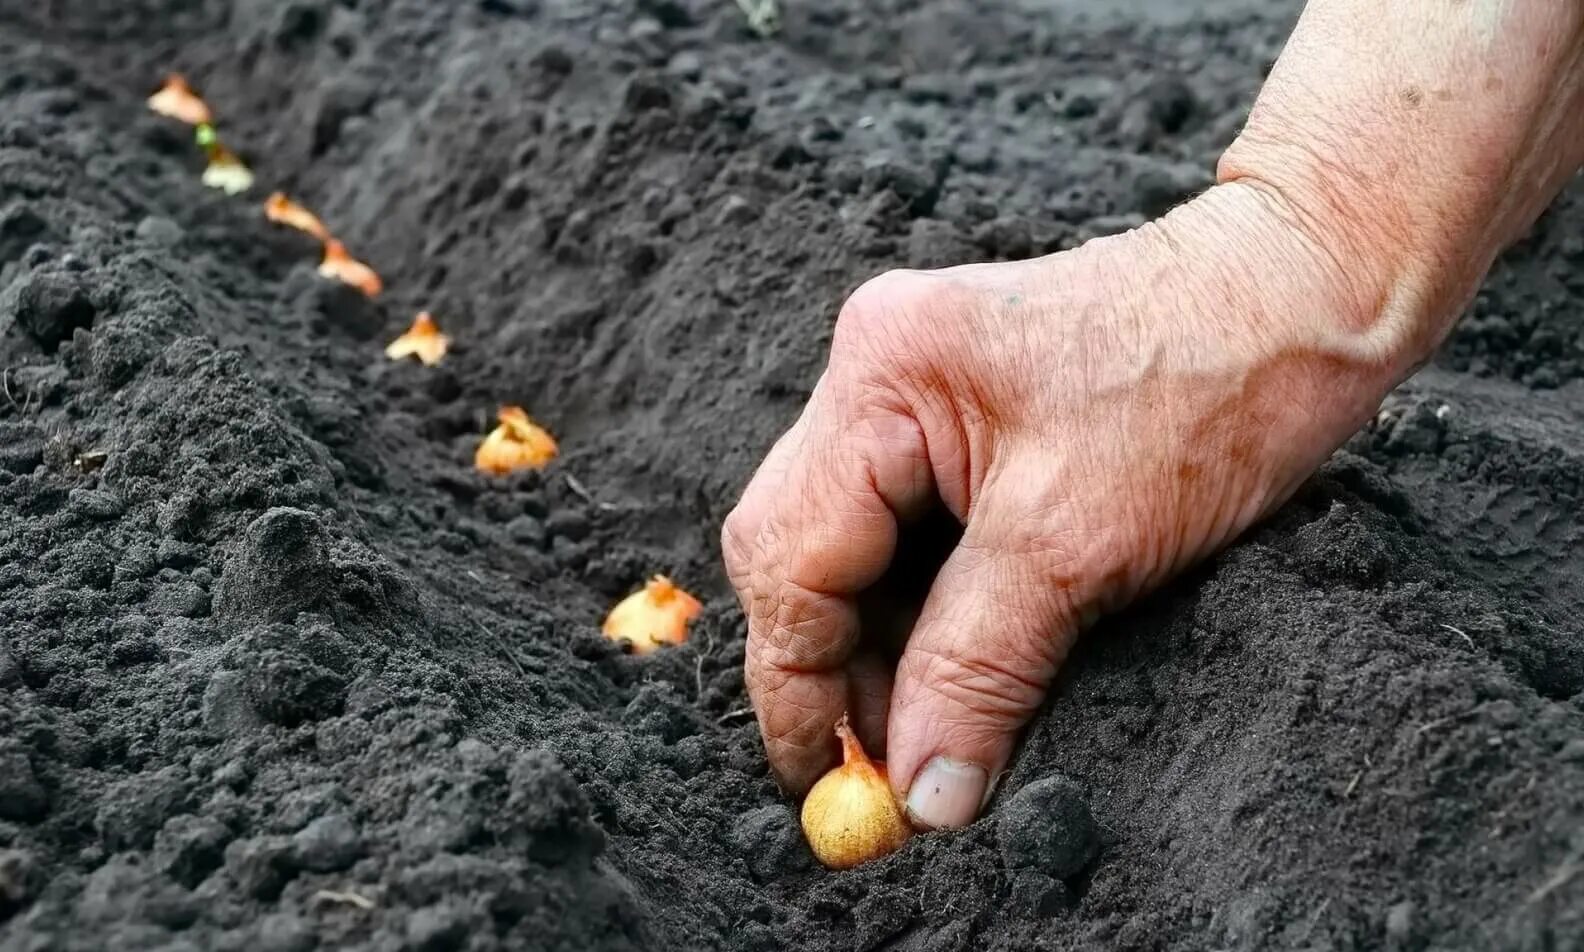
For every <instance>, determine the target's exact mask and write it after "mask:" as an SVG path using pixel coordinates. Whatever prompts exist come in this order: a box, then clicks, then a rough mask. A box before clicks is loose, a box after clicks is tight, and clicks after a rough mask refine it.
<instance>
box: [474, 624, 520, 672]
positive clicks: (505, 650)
mask: <svg viewBox="0 0 1584 952" xmlns="http://www.w3.org/2000/svg"><path fill="white" fill-rule="evenodd" d="M473 624H475V625H477V626H479V630H480V631H482V632H484V634H486V635H488V636H489V637H490V638H491V639H493V640H494V642H495V647H497V648H499V649H500V653H501V654H503V655H505V656H506V660H507V661H510V662H511V663H512V667H514V668H516V669H517V673H518V674H520V675H522V676H523V677H525V678H526V677H527V676H528V669H527V668H525V667H523V663H522V662H521V661H519V660H518V659H517V653H516V652H515V651H513V650H511V647H510V646H509V645H507V644H506V639H505V638H502V637H501V636H500V635H497V634H495V632H493V631H491V630H490V629H489V627H488V626H486V625H485V624H484V623H483V622H481V621H479V620H478V619H477V618H475V619H473Z"/></svg>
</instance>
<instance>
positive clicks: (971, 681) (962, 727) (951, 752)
mask: <svg viewBox="0 0 1584 952" xmlns="http://www.w3.org/2000/svg"><path fill="white" fill-rule="evenodd" d="M974 521H975V520H970V526H969V531H968V533H966V534H965V535H964V537H963V541H962V543H961V544H960V545H959V547H958V548H957V550H956V551H955V552H953V553H952V555H951V557H950V558H948V559H947V561H946V564H945V566H943V567H942V569H941V572H940V574H939V575H938V576H936V579H935V582H934V585H933V586H932V587H931V588H930V593H929V597H928V598H927V599H926V600H925V603H924V611H923V614H922V615H921V616H920V618H919V622H918V625H917V626H916V627H915V628H914V629H913V634H912V636H911V637H910V638H909V640H908V643H907V647H906V649H905V650H904V652H903V654H902V658H901V660H900V662H899V663H898V665H897V675H896V685H895V688H894V689H893V693H892V698H891V713H890V720H889V723H888V725H887V730H886V735H887V738H886V744H887V757H888V760H887V768H888V770H889V772H890V776H891V782H892V785H893V786H894V787H895V788H896V790H897V793H898V795H899V796H900V797H902V799H903V802H904V804H905V805H906V807H907V811H908V816H909V818H910V819H911V820H912V821H913V823H914V825H916V826H920V827H923V828H925V829H939V828H948V829H950V828H956V827H961V826H966V825H967V824H969V823H971V822H973V820H974V819H975V818H976V817H977V816H978V815H979V811H980V809H981V808H982V807H983V806H984V802H985V801H986V800H987V799H988V797H989V793H990V790H991V789H992V787H993V786H994V780H995V778H996V777H997V776H998V775H999V774H1000V772H1001V770H1002V768H1004V767H1005V766H1006V763H1007V761H1008V759H1010V757H1011V755H1012V748H1013V745H1014V744H1015V743H1016V742H1017V737H1018V733H1019V731H1020V730H1021V729H1022V728H1023V725H1024V724H1026V723H1027V722H1028V719H1029V718H1030V717H1031V716H1033V714H1034V712H1035V711H1036V710H1038V708H1039V706H1040V704H1041V702H1043V701H1044V699H1045V692H1046V689H1047V688H1048V687H1049V685H1050V682H1051V679H1052V678H1053V677H1054V676H1055V674H1056V669H1057V667H1058V665H1059V664H1060V663H1061V660H1062V658H1063V657H1065V656H1066V653H1067V648H1068V646H1069V645H1070V644H1071V643H1072V639H1073V636H1074V633H1075V631H1076V628H1077V625H1076V624H1075V623H1074V620H1073V619H1074V612H1073V611H1072V607H1071V602H1070V594H1069V592H1070V589H1071V587H1072V586H1071V584H1070V583H1064V582H1063V580H1062V579H1061V578H1060V573H1059V571H1053V570H1052V566H1053V565H1055V566H1058V567H1059V566H1061V565H1062V564H1063V563H1061V562H1059V561H1056V560H1053V559H1051V558H1050V552H1049V549H1048V548H1047V549H1044V550H1040V549H1038V548H1037V547H1034V551H1035V553H1037V554H1031V553H1030V551H1029V550H1028V549H1024V550H1023V551H1021V552H1020V551H1017V550H1016V549H1015V548H1008V547H1007V546H1006V544H1007V539H1006V538H1005V537H1004V536H997V537H995V538H993V540H984V539H979V538H976V537H977V536H982V535H983V533H976V532H974V531H973V530H974V525H973V522H974Z"/></svg>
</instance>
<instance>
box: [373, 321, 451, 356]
mask: <svg viewBox="0 0 1584 952" xmlns="http://www.w3.org/2000/svg"><path fill="white" fill-rule="evenodd" d="M450 347H451V338H449V337H447V336H446V335H444V334H442V333H440V327H439V325H437V324H435V319H434V317H433V316H432V315H431V314H430V313H429V312H428V311H419V312H418V316H417V317H415V318H413V322H412V326H411V327H409V328H407V332H406V333H405V334H403V335H402V336H400V337H398V338H396V339H395V340H393V341H391V342H390V344H389V345H387V346H386V348H385V356H386V357H389V358H390V359H391V360H401V359H402V358H404V357H417V358H418V359H419V360H421V361H423V364H424V366H425V367H433V366H434V365H435V364H438V363H439V362H440V358H442V357H444V356H445V355H446V351H447V350H448V349H449V348H450Z"/></svg>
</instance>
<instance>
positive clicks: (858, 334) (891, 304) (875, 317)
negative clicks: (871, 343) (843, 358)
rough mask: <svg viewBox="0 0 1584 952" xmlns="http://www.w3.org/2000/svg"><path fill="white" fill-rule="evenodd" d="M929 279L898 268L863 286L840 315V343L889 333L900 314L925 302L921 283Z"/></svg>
mask: <svg viewBox="0 0 1584 952" xmlns="http://www.w3.org/2000/svg"><path fill="white" fill-rule="evenodd" d="M927 281H928V279H927V278H925V277H924V275H923V274H922V273H921V272H918V271H907V270H901V269H898V270H892V271H886V272H883V273H881V274H878V275H876V276H874V277H872V278H870V279H869V280H867V281H865V282H864V283H863V284H861V285H859V286H858V289H857V290H856V291H854V292H853V293H852V294H851V295H850V296H849V297H848V298H847V303H845V304H843V305H842V309H841V313H840V314H838V315H837V317H836V333H835V342H836V344H837V345H838V346H840V345H842V344H845V343H858V342H862V341H864V340H866V339H868V338H870V337H872V336H873V335H875V334H877V333H886V332H888V331H889V329H890V328H891V327H892V326H893V325H894V324H895V323H896V322H897V319H898V316H899V315H905V314H907V313H909V312H911V311H913V310H914V309H915V308H916V307H917V306H918V305H919V304H920V303H921V301H922V298H923V289H922V287H921V286H922V285H923V284H925V283H927Z"/></svg>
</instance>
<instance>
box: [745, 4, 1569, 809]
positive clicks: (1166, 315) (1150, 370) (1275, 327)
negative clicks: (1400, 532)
mask: <svg viewBox="0 0 1584 952" xmlns="http://www.w3.org/2000/svg"><path fill="white" fill-rule="evenodd" d="M1581 163H1584V0H1311V2H1310V4H1309V7H1308V9H1307V11H1306V12H1305V14H1304V16H1303V18H1302V20H1301V21H1300V23H1299V25H1298V27H1297V29H1296V30H1295V32H1294V34H1293V36H1292V39H1291V41H1290V42H1289V44H1288V47H1287V49H1286V51H1285V52H1284V53H1283V55H1282V57H1281V59H1280V61H1279V62H1278V64H1277V65H1276V68H1275V70H1274V71H1273V73H1272V74H1271V77H1270V80H1269V82H1268V83H1267V84H1266V87H1265V89H1264V90H1263V92H1262V93H1261V95H1260V98H1259V101H1258V103H1257V105H1256V107H1255V109H1254V111H1253V113H1252V115H1251V116H1250V119H1249V122H1248V125H1247V127H1246V129H1245V130H1244V132H1243V134H1242V135H1241V136H1240V137H1239V139H1238V140H1237V141H1236V143H1234V144H1233V145H1232V147H1231V148H1230V149H1229V150H1228V151H1227V153H1226V155H1225V156H1224V157H1223V159H1222V161H1221V165H1220V171H1219V179H1220V184H1218V185H1217V186H1216V187H1214V188H1212V189H1210V190H1209V191H1208V192H1206V193H1205V194H1203V195H1201V196H1199V197H1198V198H1196V199H1194V200H1193V201H1191V202H1188V203H1187V204H1185V205H1183V206H1181V207H1179V208H1177V209H1175V210H1174V211H1172V212H1171V213H1170V214H1169V215H1167V216H1165V217H1164V218H1162V219H1160V220H1159V221H1156V222H1153V223H1151V224H1150V225H1147V226H1145V227H1144V228H1142V229H1139V230H1138V231H1135V232H1132V233H1129V234H1127V235H1122V236H1117V237H1114V238H1107V239H1102V240H1099V241H1095V242H1091V243H1090V244H1088V245H1085V246H1084V247H1082V248H1080V249H1077V250H1074V251H1071V252H1066V253H1063V254H1058V255H1051V256H1048V257H1045V258H1038V259H1034V260H1030V261H1020V262H1009V263H1003V264H985V265H967V266H962V267H958V268H947V269H943V270H939V271H928V272H893V273H891V274H888V275H883V276H881V278H879V279H877V280H875V281H872V282H870V283H869V284H867V285H865V286H864V287H863V288H861V289H860V290H859V291H858V293H856V294H854V295H853V297H852V298H851V299H850V300H849V301H848V303H847V305H846V306H845V307H844V308H843V311H842V314H841V317H840V319H839V320H838V322H837V328H836V335H835V338H834V340H833V342H832V346H831V356H830V363H829V366H828V367H827V369H826V372H825V375H824V376H823V377H822V378H821V380H820V383H819V385H818V386H817V387H816V388H815V391H814V393H813V395H812V396H811V398H810V401H809V405H808V407H807V408H806V409H805V411H804V414H803V417H802V419H801V420H799V421H798V423H797V424H796V425H795V426H794V427H793V428H792V430H791V431H789V432H788V434H787V435H786V436H785V437H784V438H783V439H782V440H781V442H780V443H779V444H778V445H777V446H776V448H775V449H774V450H773V451H772V453H771V454H770V457H769V458H768V459H767V460H766V462H765V463H764V465H763V466H762V467H761V468H760V470H759V472H758V473H757V474H756V475H755V477H754V479H753V481H752V482H751V483H750V484H749V486H748V488H747V490H746V491H745V493H744V495H743V498H742V501H741V502H740V503H739V504H738V506H737V508H736V509H735V510H734V511H733V513H732V514H731V516H730V518H728V520H727V525H726V527H725V531H724V533H723V540H722V544H723V548H724V551H725V556H726V562H727V567H728V570H729V572H730V574H731V577H732V581H733V584H734V585H735V586H736V587H737V590H738V594H739V596H740V597H741V600H742V603H743V608H744V611H745V613H746V614H747V615H748V620H749V644H748V660H747V682H748V687H749V691H750V693H751V694H752V695H753V699H754V704H755V707H756V709H757V711H758V714H759V720H760V726H761V729H762V730H763V732H764V736H765V746H766V750H767V752H768V754H769V758H770V762H771V765H772V767H773V768H774V769H775V771H776V773H777V775H778V776H779V777H780V778H781V779H782V781H783V782H784V784H785V785H786V786H787V787H788V788H789V789H791V790H793V791H797V792H801V791H802V790H805V789H807V787H808V786H809V784H810V783H812V782H813V780H814V778H815V777H817V776H818V775H819V773H820V771H822V770H823V769H824V768H825V767H827V766H829V765H830V764H831V763H832V762H833V761H834V759H835V756H836V747H835V743H834V740H833V735H832V733H831V728H832V726H833V725H834V724H835V722H836V720H837V719H838V718H839V717H840V716H841V715H842V714H843V712H844V711H849V712H851V714H852V716H853V719H854V723H855V725H856V726H857V728H858V730H859V731H860V733H861V734H863V736H864V740H865V744H866V746H868V747H869V748H870V749H871V750H878V749H881V748H882V747H884V748H886V749H887V758H888V760H889V761H890V768H891V771H890V776H891V780H892V783H893V785H894V786H895V787H896V789H897V792H898V794H900V795H902V796H903V797H904V798H905V799H906V803H907V808H908V812H909V815H910V816H911V817H912V819H913V820H914V822H915V823H917V824H918V825H920V826H926V827H954V826H961V825H963V824H964V823H967V822H969V821H971V820H972V819H973V818H974V817H975V816H976V815H977V814H978V812H979V810H980V809H981V808H982V806H983V803H984V801H985V798H986V797H987V795H988V791H989V790H990V789H992V788H993V779H994V778H995V777H996V776H997V775H998V774H999V773H1000V771H1001V770H1002V769H1004V767H1005V765H1006V762H1007V760H1008V758H1009V757H1010V756H1011V752H1012V749H1013V746H1014V742H1015V740H1016V736H1017V732H1018V731H1019V730H1020V729H1021V727H1022V726H1023V724H1024V723H1026V722H1027V720H1028V718H1029V717H1030V716H1032V714H1033V713H1034V711H1036V710H1037V709H1038V708H1039V706H1040V704H1041V703H1042V701H1043V699H1044V695H1045V691H1046V689H1047V688H1048V686H1049V684H1050V681H1051V679H1052V677H1054V675H1055V673H1056V670H1057V669H1058V668H1059V666H1060V664H1061V662H1062V660H1063V658H1064V657H1065V655H1066V652H1067V650H1068V647H1069V646H1070V645H1071V643H1072V640H1073V638H1074V637H1075V636H1076V634H1077V632H1078V630H1079V629H1080V628H1081V627H1082V626H1083V624H1084V623H1086V622H1087V621H1088V620H1090V619H1092V618H1093V617H1095V616H1096V615H1097V614H1098V613H1100V612H1103V611H1105V610H1107V609H1109V608H1113V607H1115V606H1117V605H1120V604H1122V603H1124V602H1126V601H1127V600H1128V599H1130V598H1132V597H1134V596H1136V595H1137V594H1138V593H1140V592H1142V591H1145V590H1147V589H1149V588H1151V587H1152V586H1155V585H1158V584H1160V582H1162V581H1163V580H1164V579H1166V578H1168V577H1170V576H1171V575H1172V574H1173V573H1175V572H1177V571H1179V570H1181V569H1182V568H1183V567H1185V566H1187V565H1189V564H1191V563H1192V562H1194V561H1195V560H1197V559H1200V558H1203V557H1204V556H1205V555H1207V554H1209V553H1211V552H1213V551H1215V550H1216V549H1217V548H1219V547H1220V546H1222V545H1224V544H1225V543H1226V542H1227V541H1229V540H1230V539H1232V538H1234V537H1236V535H1237V534H1238V533H1239V532H1241V531H1242V530H1243V529H1245V528H1247V526H1248V525H1249V524H1250V523H1251V522H1253V521H1254V520H1255V519H1257V518H1259V516H1260V515H1261V514H1262V513H1264V512H1268V511H1270V509H1271V508H1272V507H1274V506H1276V505H1279V504H1280V503H1281V502H1282V501H1283V500H1285V499H1286V498H1287V497H1288V496H1289V495H1290V494H1291V493H1292V492H1293V491H1294V489H1295V488H1296V487H1297V486H1298V485H1299V484H1300V483H1301V481H1302V480H1303V479H1304V478H1305V477H1307V476H1308V475H1309V473H1310V472H1312V471H1313V469H1314V467H1315V466H1317V465H1319V463H1320V462H1321V461H1323V460H1324V459H1325V457H1326V456H1328V455H1329V454H1330V453H1331V452H1332V451H1333V450H1334V449H1335V448H1336V447H1337V446H1338V445H1339V444H1340V443H1341V442H1342V441H1343V440H1345V439H1346V438H1347V437H1348V435H1349V434H1351V433H1352V432H1353V431H1354V430H1355V429H1356V428H1357V427H1358V426H1359V425H1360V424H1361V423H1362V422H1364V421H1365V420H1367V419H1368V418H1369V416H1370V415H1371V414H1372V413H1373V412H1374V411H1375V409H1376V408H1378V406H1379V402H1380V400H1381V398H1382V397H1383V396H1385V394H1386V393H1387V392H1389V391H1390V390H1391V388H1392V387H1394V386H1396V385H1397V384H1398V383H1399V382H1401V381H1402V380H1403V379H1404V378H1405V377H1406V376H1408V374H1410V373H1411V372H1412V371H1413V369H1414V368H1415V367H1417V366H1419V365H1420V364H1421V363H1423V362H1424V361H1425V360H1426V359H1427V358H1428V357H1429V356H1430V354H1431V353H1432V352H1433V350H1434V349H1435V347H1436V345H1438V344H1439V343H1440V341H1441V340H1442V339H1443V338H1444V337H1445V336H1446V334H1447V332H1448V330H1449V329H1450V328H1451V326H1452V322H1453V321H1454V320H1455V319H1456V317H1457V315H1458V313H1459V312H1460V311H1461V310H1462V308H1463V307H1464V306H1465V304H1466V303H1467V301H1468V299H1469V298H1470V296H1471V295H1472V294H1473V292H1474V290H1475V288H1476V287H1477V285H1478V283H1479V282H1480V281H1481V280H1482V278H1483V277H1484V275H1485V273H1486V271H1487V270H1488V269H1489V267H1490V264H1491V262H1492V260H1493V259H1494V258H1495V256H1496V255H1497V253H1498V252H1499V251H1500V250H1501V249H1502V247H1503V246H1504V245H1505V244H1507V243H1508V242H1509V241H1511V240H1512V239H1513V238H1515V237H1516V236H1518V235H1519V234H1520V233H1521V232H1522V231H1523V230H1524V229H1525V228H1527V227H1528V226H1529V225H1530V224H1531V223H1532V222H1533V220H1534V219H1535V217H1536V216H1538V215H1539V213H1540V211H1541V209H1542V208H1543V207H1544V206H1545V205H1546V203H1547V202H1549V201H1550V200H1551V198H1552V197H1553V196H1554V195H1555V194H1556V193H1557V191H1558V190H1559V189H1560V188H1561V186H1562V184H1563V183H1564V182H1565V181H1566V180H1567V178H1568V177H1569V176H1570V175H1572V174H1574V172H1575V171H1576V170H1577V169H1578V168H1579V166H1580V164H1581ZM936 501H939V502H940V503H942V504H944V505H945V507H946V508H947V509H948V510H949V511H950V512H951V513H952V514H953V515H954V516H956V518H957V519H958V520H960V521H961V522H962V523H963V527H964V528H963V537H962V542H961V543H960V545H959V547H958V548H957V550H956V551H955V552H953V553H952V555H951V556H950V557H949V558H948V560H947V562H946V564H945V565H944V566H943V568H942V570H941V572H940V574H939V575H938V576H937V577H936V579H935V582H934V584H933V586H932V587H931V589H930V592H929V595H928V598H927V599H926V600H925V602H924V605H923V607H922V612H921V614H920V615H919V618H918V620H917V622H916V624H914V626H913V628H912V630H911V634H910V635H909V638H908V640H907V644H906V647H905V649H904V650H903V651H902V653H901V656H900V658H899V659H898V658H896V656H895V655H889V654H887V653H886V647H887V646H885V645H883V644H877V643H875V641H876V640H875V639H873V638H871V637H867V633H865V632H864V631H862V630H860V629H861V625H860V621H859V618H858V612H857V607H856V606H857V602H856V596H857V594H858V593H859V592H860V591H862V590H863V589H864V588H866V587H867V586H869V585H871V584H873V583H874V582H875V581H876V580H877V579H878V578H879V577H880V576H881V574H882V573H883V572H884V570H885V568H886V566H887V565H888V564H889V563H890V561H891V558H892V555H893V554H894V551H895V549H896V546H897V539H898V533H899V532H900V531H901V530H902V528H904V527H905V526H906V525H907V524H908V522H909V521H910V520H911V519H913V518H915V517H917V515H918V514H919V513H920V512H922V511H924V510H925V509H927V508H928V507H929V506H930V505H932V504H934V503H935V502H936Z"/></svg>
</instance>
